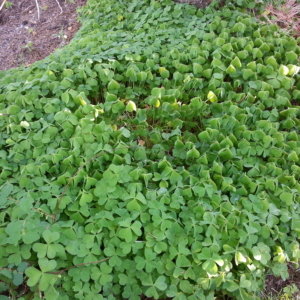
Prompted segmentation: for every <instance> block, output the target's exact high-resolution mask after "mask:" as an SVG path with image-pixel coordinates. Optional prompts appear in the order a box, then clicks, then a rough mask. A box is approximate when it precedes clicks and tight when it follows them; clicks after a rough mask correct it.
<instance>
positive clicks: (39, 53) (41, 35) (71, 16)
mask: <svg viewBox="0 0 300 300" xmlns="http://www.w3.org/2000/svg"><path fill="white" fill-rule="evenodd" d="M3 1H4V0H0V6H1V4H2V3H3ZM8 1H9V2H8ZM8 1H7V2H6V4H5V5H4V6H3V8H2V10H1V11H0V37H1V38H0V70H7V69H10V68H16V67H19V66H21V65H25V66H28V65H30V64H32V63H33V62H35V61H37V60H41V59H43V58H45V57H46V56H48V55H49V54H50V53H52V52H53V51H54V50H55V49H56V48H59V47H62V46H64V45H66V44H68V43H69V42H70V40H71V39H72V38H73V36H74V34H75V33H76V32H77V31H78V29H79V27H80V23H79V22H78V20H77V13H76V8H77V7H79V6H82V5H84V4H85V3H86V0H74V1H75V3H70V2H69V0H68V1H66V0H38V4H39V15H40V18H38V10H37V6H36V2H35V0H22V1H20V0H8ZM7 3H12V5H11V6H10V7H9V8H6V5H7ZM9 5H10V4H9Z"/></svg>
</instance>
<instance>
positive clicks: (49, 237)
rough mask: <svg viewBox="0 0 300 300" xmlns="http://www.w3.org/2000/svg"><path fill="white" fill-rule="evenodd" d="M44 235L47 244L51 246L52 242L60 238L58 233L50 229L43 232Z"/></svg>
mask: <svg viewBox="0 0 300 300" xmlns="http://www.w3.org/2000/svg"><path fill="white" fill-rule="evenodd" d="M42 235H43V238H44V240H45V241H46V243H47V244H51V243H52V242H54V241H56V240H58V239H59V236H60V234H59V233H58V232H51V231H50V230H48V229H47V230H45V231H43V233H42Z"/></svg>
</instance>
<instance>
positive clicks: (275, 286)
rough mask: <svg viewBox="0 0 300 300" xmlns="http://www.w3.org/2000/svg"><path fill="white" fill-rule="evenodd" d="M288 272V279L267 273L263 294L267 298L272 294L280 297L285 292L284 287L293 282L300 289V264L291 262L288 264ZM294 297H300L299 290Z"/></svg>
mask: <svg viewBox="0 0 300 300" xmlns="http://www.w3.org/2000/svg"><path fill="white" fill-rule="evenodd" d="M288 272H289V275H290V276H289V278H288V279H287V280H283V279H282V278H281V277H276V276H274V275H267V279H266V283H265V289H264V292H263V295H264V296H265V297H266V298H267V299H269V298H268V297H271V296H274V297H275V296H277V297H278V296H279V295H280V294H282V293H283V289H284V288H285V287H288V286H291V285H293V284H295V285H296V287H297V288H298V290H299V291H300V270H299V265H295V264H292V263H289V264H288ZM294 297H295V299H299V298H297V297H300V293H299V292H297V293H295V294H294ZM263 299H265V298H263ZM278 299H279V298H278ZM282 299H283V298H282ZM284 299H285V298H284Z"/></svg>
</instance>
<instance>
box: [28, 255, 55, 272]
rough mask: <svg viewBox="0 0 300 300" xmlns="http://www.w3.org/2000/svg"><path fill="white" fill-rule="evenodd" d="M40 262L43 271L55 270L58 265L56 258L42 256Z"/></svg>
mask: <svg viewBox="0 0 300 300" xmlns="http://www.w3.org/2000/svg"><path fill="white" fill-rule="evenodd" d="M38 262H39V266H40V268H41V271H42V272H43V273H45V272H49V271H52V270H54V269H55V268H56V265H57V263H56V261H55V260H49V259H47V258H41V259H39V261H38ZM26 275H27V274H26Z"/></svg>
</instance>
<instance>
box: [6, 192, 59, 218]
mask: <svg viewBox="0 0 300 300" xmlns="http://www.w3.org/2000/svg"><path fill="white" fill-rule="evenodd" d="M7 199H9V200H12V201H14V202H16V203H20V201H18V200H16V199H13V198H11V197H7ZM30 209H32V210H34V211H36V212H38V213H42V214H44V215H45V216H47V217H49V218H51V219H52V220H53V221H54V222H55V216H52V215H50V214H48V213H46V212H44V211H43V210H42V209H40V208H34V207H31V208H30Z"/></svg>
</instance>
